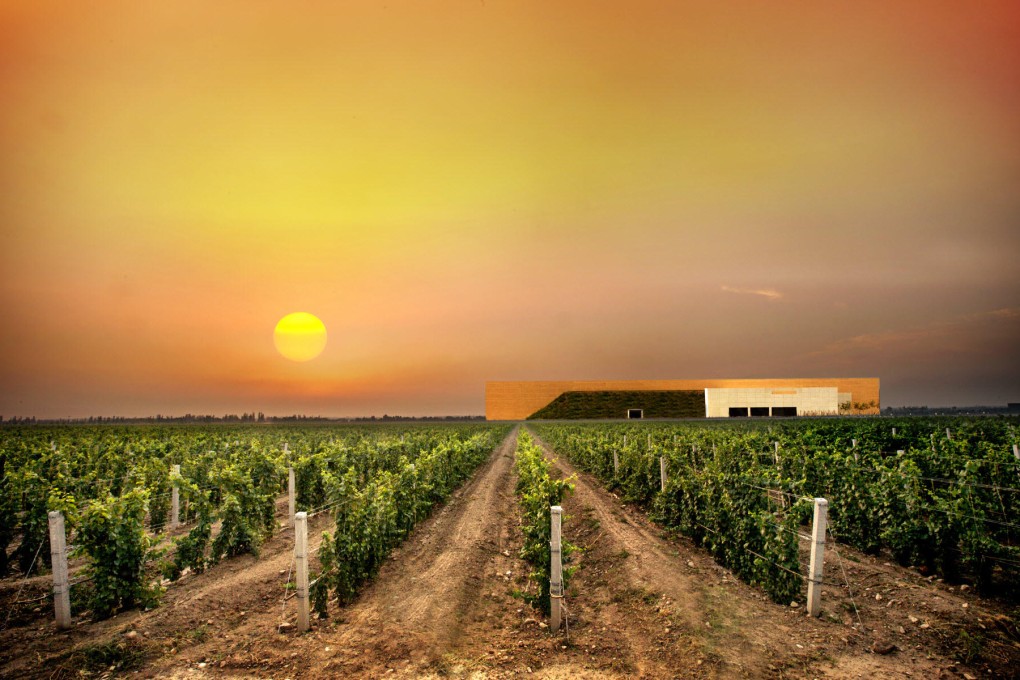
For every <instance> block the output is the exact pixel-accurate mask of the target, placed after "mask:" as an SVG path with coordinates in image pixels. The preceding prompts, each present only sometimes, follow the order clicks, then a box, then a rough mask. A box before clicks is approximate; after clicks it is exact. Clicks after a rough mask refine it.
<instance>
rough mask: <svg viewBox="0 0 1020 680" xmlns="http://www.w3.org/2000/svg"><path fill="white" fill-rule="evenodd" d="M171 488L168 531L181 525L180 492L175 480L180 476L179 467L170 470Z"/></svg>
mask: <svg viewBox="0 0 1020 680" xmlns="http://www.w3.org/2000/svg"><path fill="white" fill-rule="evenodd" d="M170 471H171V475H172V476H171V479H170V482H171V484H172V488H171V489H170V531H173V530H174V529H176V528H177V527H179V526H180V525H181V490H180V488H178V485H177V478H178V477H180V476H181V466H180V465H174V466H173V467H171V468H170Z"/></svg>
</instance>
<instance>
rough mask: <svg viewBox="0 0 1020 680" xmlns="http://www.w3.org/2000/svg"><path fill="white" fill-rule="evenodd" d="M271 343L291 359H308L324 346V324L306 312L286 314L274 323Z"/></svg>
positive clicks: (313, 356)
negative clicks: (274, 327)
mask: <svg viewBox="0 0 1020 680" xmlns="http://www.w3.org/2000/svg"><path fill="white" fill-rule="evenodd" d="M273 343H274V344H275V345H276V350H277V351H278V352H279V353H280V354H282V355H283V356H284V357H286V358H288V359H290V360H291V361H310V360H312V359H314V358H315V357H317V356H319V355H320V354H322V350H324V349H325V348H326V325H325V324H323V323H322V321H321V320H320V319H319V317H317V316H315V315H314V314H309V313H308V312H294V313H293V314H288V315H287V316H285V317H283V318H282V319H280V321H279V322H278V323H277V324H276V330H275V331H274V332H273Z"/></svg>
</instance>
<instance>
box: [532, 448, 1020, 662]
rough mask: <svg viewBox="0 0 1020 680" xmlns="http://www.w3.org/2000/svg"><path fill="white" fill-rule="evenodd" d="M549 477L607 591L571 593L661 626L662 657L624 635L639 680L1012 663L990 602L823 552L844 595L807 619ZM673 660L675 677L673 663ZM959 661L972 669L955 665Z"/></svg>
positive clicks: (1007, 638) (635, 633) (592, 491)
mask: <svg viewBox="0 0 1020 680" xmlns="http://www.w3.org/2000/svg"><path fill="white" fill-rule="evenodd" d="M536 439H538V438H537V437H536ZM539 441H540V440H539ZM540 443H541V441H540ZM542 445H543V447H544V448H545V450H546V453H547V456H549V457H550V458H552V457H554V454H553V452H552V451H551V450H550V449H549V447H548V446H546V445H545V444H544V443H542ZM557 467H559V468H560V471H561V473H562V474H563V475H564V476H574V477H575V493H574V494H573V496H572V497H571V498H570V499H568V500H567V502H566V503H564V507H565V511H566V512H567V513H568V514H571V515H574V516H575V517H577V518H579V519H580V520H581V521H580V522H579V524H580V525H581V530H582V531H584V529H583V527H584V526H585V524H594V525H595V526H597V527H598V531H599V533H598V539H597V545H595V546H594V547H592V548H591V549H589V550H588V551H586V552H585V554H584V556H583V557H582V558H581V560H582V562H583V563H584V566H583V567H582V570H581V572H580V574H584V573H585V572H586V571H588V570H593V571H595V572H598V573H600V574H604V579H602V582H599V581H598V580H597V579H593V580H595V582H596V586H598V587H596V588H595V592H594V593H589V592H588V591H587V590H584V589H582V588H581V587H580V583H579V584H578V588H579V590H581V592H582V594H583V595H582V597H583V599H586V600H589V601H591V600H598V599H603V600H604V599H605V596H606V594H607V592H608V594H609V599H610V601H612V602H616V603H619V602H626V601H627V598H628V593H631V594H632V595H631V596H630V599H631V605H632V607H631V612H629V614H630V618H631V619H632V620H633V619H635V618H637V619H638V620H640V618H641V611H640V610H641V606H640V603H637V602H634V601H633V600H634V599H635V597H634V596H637V598H639V599H640V600H641V602H643V603H645V604H646V605H649V606H653V607H654V610H655V611H656V612H657V613H659V614H660V615H662V617H663V619H664V620H665V621H666V622H667V623H665V624H664V625H661V626H660V631H661V634H660V635H659V640H660V641H661V642H663V644H662V645H659V646H651V647H649V645H647V644H645V642H646V640H648V636H647V633H646V631H642V630H641V629H640V628H638V629H637V630H635V629H632V628H627V629H625V631H624V632H625V634H626V639H627V643H628V645H629V647H630V648H631V649H633V650H635V651H636V652H639V653H640V658H641V660H640V661H639V662H638V663H636V669H637V671H638V672H639V673H641V674H642V675H647V676H649V677H663V678H666V677H674V676H675V674H676V673H675V671H676V670H677V669H678V668H679V669H683V673H682V675H683V676H684V677H699V676H701V675H706V674H707V675H708V676H710V677H812V678H817V677H826V678H862V677H869V676H871V677H878V678H929V677H931V678H940V677H961V678H966V677H968V676H970V677H973V678H976V677H1000V676H1001V677H1007V676H1009V675H1010V674H1011V673H1012V668H1013V667H1012V666H1011V663H1015V662H1016V661H1017V660H1020V654H1018V651H1020V644H1018V642H1020V637H1018V636H1017V635H1016V628H1015V624H1014V623H1012V621H1010V620H1008V619H1007V618H1006V617H1004V616H1002V614H1001V613H997V612H996V610H997V609H998V608H999V605H997V604H996V603H994V602H990V601H982V600H979V599H976V598H973V597H972V596H968V595H965V594H964V592H963V591H962V590H960V589H954V588H953V587H951V586H946V585H944V584H941V583H933V582H932V579H924V578H923V577H920V576H919V575H916V574H913V573H912V572H908V571H907V570H904V569H902V568H899V567H896V566H894V565H891V564H889V563H886V562H882V561H880V560H878V559H876V558H873V557H869V556H865V555H862V554H860V553H857V552H856V551H853V550H851V549H849V548H846V547H845V546H839V547H838V548H837V550H838V552H839V553H840V556H839V557H836V555H835V553H836V551H834V550H831V549H830V552H829V556H828V558H827V561H826V564H827V566H826V569H827V570H829V571H828V572H827V573H829V574H830V576H829V577H828V578H827V580H829V578H831V579H832V580H843V581H844V582H845V583H847V584H848V586H849V587H844V588H839V587H828V586H827V587H826V588H825V589H824V594H823V611H822V617H821V618H820V619H813V618H810V617H807V616H806V615H805V611H804V607H803V601H802V602H800V603H799V606H797V607H782V606H779V605H776V604H774V603H772V602H771V601H769V600H768V599H767V598H766V597H765V596H764V595H763V594H762V593H761V592H760V591H759V590H757V589H755V588H752V587H750V586H747V585H746V584H744V583H742V582H740V581H738V580H736V578H735V577H734V576H733V575H732V574H731V573H730V572H729V570H727V569H724V568H722V567H720V566H719V565H717V564H716V563H715V562H714V560H713V559H712V558H711V556H710V555H708V554H707V553H706V552H705V551H704V550H701V549H699V548H697V547H695V546H694V545H693V544H692V543H691V542H690V541H689V540H687V539H686V538H683V537H676V536H667V535H666V533H665V532H664V531H663V530H662V529H661V528H659V527H657V526H655V525H654V524H653V523H651V522H650V521H649V520H648V519H647V518H646V517H645V515H644V514H643V513H642V512H640V511H638V510H636V509H634V508H631V507H628V506H627V505H626V504H624V503H622V502H621V501H620V500H619V499H618V498H617V497H616V496H615V495H614V494H612V493H610V492H608V491H606V489H605V488H604V487H603V486H602V485H601V484H600V483H599V482H598V480H596V479H594V478H593V477H591V476H590V475H587V474H584V473H579V472H577V471H576V470H575V469H574V468H573V467H572V466H571V465H570V464H569V463H568V462H567V461H565V460H563V459H559V460H558V461H557ZM834 557H835V559H833V558H834ZM804 559H806V555H805V556H804ZM834 572H838V573H835V575H833V574H834ZM851 593H856V596H855V597H853V598H851ZM883 594H884V595H883ZM971 595H972V594H971ZM851 599H852V602H851ZM892 604H895V605H897V606H896V608H892V607H891V606H890V605H892ZM585 606H587V607H588V608H589V609H592V610H593V611H591V612H590V613H591V615H592V616H600V615H601V613H600V612H599V611H598V607H597V606H595V605H593V604H591V603H586V604H585V605H582V607H585ZM582 611H584V609H583V608H582ZM986 624H987V625H986ZM993 628H998V629H999V632H998V634H996V633H994V632H990V631H992V629H993ZM960 629H963V630H965V631H966V630H971V631H975V632H974V633H972V635H976V636H979V637H980V638H981V639H982V645H984V647H985V649H982V650H979V649H974V650H973V651H975V652H976V653H975V654H974V657H973V658H970V659H967V658H966V654H967V652H968V650H967V642H966V640H968V639H970V638H967V637H966V636H961V639H963V640H964V643H963V644H962V645H961V644H960V643H959V640H957V639H955V634H957V633H958V632H959V630H960ZM677 650H680V651H681V652H682V654H681V656H682V658H681V660H680V663H681V665H679V666H678V665H677V662H676V660H675V659H674V658H673V657H672V655H671V654H670V653H669V652H670V651H677ZM876 650H877V653H876ZM977 652H980V653H977ZM982 653H983V656H984V657H985V658H986V659H988V660H989V661H990V662H991V663H989V664H987V665H985V667H984V668H982V667H981V665H978V664H977V663H975V662H977V661H978V658H979V657H981V656H982ZM961 654H962V655H963V657H964V658H963V660H964V661H966V662H969V663H960V660H961ZM692 657H693V658H695V659H696V662H695V668H691V665H690V660H691V658H692ZM1011 660H1012V661H1011Z"/></svg>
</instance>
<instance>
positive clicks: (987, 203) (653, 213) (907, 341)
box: [0, 0, 1020, 417]
mask: <svg viewBox="0 0 1020 680" xmlns="http://www.w3.org/2000/svg"><path fill="white" fill-rule="evenodd" d="M1018 111H1020V3H1018V2H1017V1H1016V0H988V1H987V2H982V3H980V7H977V6H974V7H972V6H971V5H970V4H967V3H961V2H959V1H958V0H861V2H856V3H853V4H839V3H819V2H817V1H816V0H790V1H789V2H784V3H762V2H758V1H756V0H728V1H727V2H722V3H720V2H707V1H705V0H633V1H631V2H619V0H615V1H613V2H607V1H605V0H556V1H555V2H548V1H547V0H486V1H485V2H480V1H479V0H434V1H430V2H421V1H420V0H387V2H379V1H378V0H344V2H341V3H329V2H312V3H301V5H300V9H295V6H294V4H293V3H286V2H282V1H281V0H262V1H260V2H255V3H253V2H249V1H246V0H219V1H217V2H211V3H210V2H206V1H203V0H174V2H168V3H155V2H137V0H106V1H104V2H102V3H98V4H97V3H75V2H67V1H66V0H31V1H30V2H28V1H25V0H0V318H2V319H3V324H2V325H0V416H6V417H12V416H30V415H36V416H39V417H67V416H88V415H141V416H144V415H151V414H154V413H163V414H169V413H174V414H183V413H186V412H191V413H216V414H223V413H236V412H246V411H248V412H250V411H252V410H259V411H264V412H266V413H270V414H279V415H287V414H291V413H296V412H301V413H305V414H321V415H337V416H340V415H369V414H384V413H389V414H401V415H412V414H417V415H447V414H470V413H475V414H480V413H482V412H483V410H484V385H485V382H486V381H488V380H558V379H570V380H585V379H587V380H598V379H637V378H646V379H651V378H664V379H665V378H699V379H700V378H713V377H717V378H754V377H810V376H826V377H830V376H854V375H864V376H877V377H879V378H881V380H882V401H883V405H900V404H904V403H908V404H927V405H930V406H935V405H945V404H952V403H1006V402H1007V401H1018V400H1020V394H1018V393H1017V389H1018V388H1017V386H1018V385H1020V353H1018V352H1017V351H1016V346H1017V345H1018V344H1020V316H1017V315H1015V314H1013V312H1014V311H1015V310H1018V309H1020V267H1017V262H1016V254H1017V253H1020V230H1018V229H1017V218H1018V215H1020V199H1018V193H1017V191H1016V187H1017V185H1018V182H1020V174H1018V169H1020V116H1017V112H1018ZM296 309H303V310H314V311H315V313H316V314H317V315H318V316H319V317H320V318H322V319H325V320H327V321H329V322H330V323H329V326H330V328H329V330H330V332H331V333H332V335H333V337H334V340H335V339H337V338H342V339H343V351H342V352H338V351H330V352H323V353H322V354H321V355H318V359H316V360H315V361H308V360H307V358H305V359H304V360H300V359H298V360H294V361H284V360H282V359H281V357H280V354H279V353H277V351H274V347H273V346H272V345H270V343H269V342H267V340H268V338H267V335H268V331H269V329H270V328H271V327H272V325H273V324H274V323H276V321H277V320H279V319H280V318H281V317H282V316H284V314H286V313H287V312H290V311H292V310H296ZM1001 310H1006V313H999V312H1000V311H1001ZM274 338H275V339H276V342H277V346H279V344H280V342H281V339H282V340H283V341H284V344H285V345H287V346H288V347H290V346H292V345H297V346H301V347H302V348H303V349H301V350H300V351H298V355H297V356H299V357H310V356H312V355H316V354H317V353H318V352H319V351H321V349H322V347H321V346H320V345H321V344H322V343H323V342H324V340H325V331H324V330H322V331H321V335H320V334H319V332H316V331H312V332H306V331H302V330H300V329H297V330H295V331H294V332H286V333H284V334H283V335H281V334H280V333H277V334H274ZM917 338H924V342H923V343H922V342H915V339H917ZM306 344H307V347H305V345H306ZM331 349H335V347H334V348H331ZM290 351H291V350H290V349H288V350H287V352H290ZM281 352H283V350H281ZM283 353H284V354H285V356H289V355H287V353H286V352H283ZM291 358H295V357H293V356H292V357H291Z"/></svg>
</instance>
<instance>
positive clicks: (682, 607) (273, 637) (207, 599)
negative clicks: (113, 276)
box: [0, 431, 1020, 678]
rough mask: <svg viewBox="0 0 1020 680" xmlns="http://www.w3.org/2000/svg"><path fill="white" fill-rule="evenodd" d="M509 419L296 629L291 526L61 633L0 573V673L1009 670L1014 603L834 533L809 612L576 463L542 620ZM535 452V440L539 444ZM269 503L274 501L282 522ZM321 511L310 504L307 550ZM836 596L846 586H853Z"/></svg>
mask: <svg viewBox="0 0 1020 680" xmlns="http://www.w3.org/2000/svg"><path fill="white" fill-rule="evenodd" d="M515 439H516V431H515V432H514V433H512V434H511V435H510V436H509V437H508V438H507V439H506V440H505V441H504V442H503V443H502V444H501V445H500V446H499V447H498V448H497V449H496V450H495V451H494V452H493V454H492V457H491V458H490V460H489V461H488V462H487V463H485V464H484V465H483V466H482V467H481V468H480V469H479V471H478V472H477V474H476V475H475V476H474V478H473V479H471V480H470V481H469V482H468V483H467V484H466V485H465V486H464V487H462V488H461V489H460V490H458V491H457V492H456V493H455V494H454V495H453V496H452V497H451V498H450V500H449V501H448V502H447V503H446V504H445V505H444V506H442V507H441V508H438V509H437V510H436V511H435V512H434V513H433V515H432V516H431V517H430V518H429V519H427V520H426V521H424V522H422V523H421V524H420V525H419V527H418V528H417V529H416V530H415V532H414V533H413V534H412V535H411V536H410V538H409V539H408V540H407V541H406V542H405V544H404V545H403V546H402V547H401V548H399V549H398V550H397V551H395V552H394V553H393V555H392V556H391V558H390V559H389V560H388V561H387V563H386V564H385V565H384V566H383V568H382V569H381V570H380V572H379V574H378V576H377V577H376V578H375V579H374V580H373V581H372V583H370V584H368V585H367V586H366V587H365V588H364V589H363V591H362V592H361V594H360V596H359V597H358V599H357V600H356V601H355V602H354V603H353V604H351V605H349V606H347V607H344V608H342V609H341V608H338V607H337V605H336V603H335V602H334V603H331V605H330V611H329V617H328V618H326V619H322V620H318V619H314V618H313V622H312V629H311V631H309V632H308V633H304V634H299V633H297V632H295V631H294V630H293V629H292V627H290V626H285V627H284V628H283V632H280V631H281V629H280V627H279V624H280V623H281V622H287V623H293V622H294V621H295V619H296V605H295V600H293V599H287V593H288V592H289V591H288V590H287V589H286V587H285V584H286V581H287V579H288V578H289V577H290V575H291V572H290V570H291V565H292V563H293V532H292V530H290V529H287V528H282V529H281V530H280V531H279V532H278V533H277V534H276V535H274V536H273V537H272V538H271V539H270V540H269V541H268V542H267V543H266V544H265V545H263V547H262V550H261V552H260V555H259V557H258V558H256V557H252V556H245V557H241V558H235V559H232V560H227V561H224V562H222V563H220V564H219V565H217V566H215V567H214V568H212V569H210V570H209V571H207V572H206V573H204V574H200V575H191V576H187V577H185V578H184V579H182V580H181V581H179V582H177V583H175V584H172V585H171V586H170V587H169V589H168V590H167V593H166V595H165V596H164V598H163V602H162V604H161V606H159V607H158V608H156V609H153V610H151V611H146V612H142V611H128V612H124V613H121V614H119V615H118V616H116V617H114V618H112V619H109V620H107V621H102V622H95V623H94V622H91V621H89V620H88V619H76V621H75V626H74V628H73V629H72V630H71V631H68V632H59V631H57V630H56V629H55V627H54V624H53V621H52V612H51V611H49V609H48V607H49V605H46V604H45V603H43V605H44V606H45V609H44V608H43V606H40V607H37V608H36V609H37V611H32V610H31V609H25V608H24V607H19V608H18V609H16V610H15V609H13V608H12V606H11V603H13V602H14V601H15V599H19V600H22V601H23V600H26V599H31V598H32V597H33V596H39V595H42V594H44V593H45V590H46V588H47V584H48V577H39V578H33V579H29V580H28V581H25V582H22V581H20V580H16V579H7V580H5V581H4V582H2V583H0V606H3V608H4V609H5V610H8V611H9V612H10V613H12V614H14V615H13V616H9V617H8V619H7V621H6V623H5V628H4V630H3V631H2V632H0V675H2V676H3V677H47V678H69V677H83V676H92V677H99V676H112V675H117V676H120V675H131V676H135V677H173V678H205V677H218V676H231V677H253V678H332V677H381V676H394V677H425V678H440V677H463V678H511V677H531V676H534V677H543V678H568V677H569V678H633V677H643V678H675V677H683V678H731V677H749V678H759V677H766V678H861V677H867V678H939V677H944V678H968V677H972V678H978V677H1012V676H1013V675H1014V674H1015V673H1017V671H1016V670H1014V669H1015V668H1017V667H1018V666H1017V662H1018V661H1020V635H1018V631H1017V629H1016V624H1015V621H1016V619H1015V618H1011V617H1010V616H1008V614H1009V611H1008V607H1007V605H1005V604H1004V603H1003V602H1002V601H1001V600H999V599H994V598H992V599H982V598H979V597H977V596H976V595H975V594H974V592H973V590H972V589H969V588H967V587H966V586H963V587H960V586H953V585H947V584H944V583H940V582H939V581H938V580H936V579H934V578H925V577H924V576H923V575H921V574H919V573H917V572H916V571H912V570H907V569H903V568H901V567H899V566H896V565H893V564H891V563H890V562H889V561H887V560H884V559H882V558H880V557H879V558H874V557H870V556H865V555H861V554H860V553H857V552H855V551H853V550H851V549H849V548H846V547H837V550H838V553H839V554H838V557H837V555H836V551H835V550H830V552H829V555H828V557H827V559H826V569H827V573H826V581H831V582H833V583H840V584H842V585H840V586H832V587H826V589H825V592H824V597H823V613H822V616H821V617H820V618H819V619H813V618H810V617H808V616H806V614H805V611H804V606H803V602H797V603H795V606H789V605H787V604H784V605H778V604H775V603H773V602H771V601H769V600H768V599H767V598H765V596H764V595H763V594H762V593H761V592H760V591H759V590H757V589H755V588H752V587H750V586H747V585H745V584H743V583H741V582H739V581H737V580H736V579H735V578H734V577H733V576H732V574H730V573H729V572H728V571H727V570H726V569H723V568H721V567H719V566H718V565H716V564H715V563H714V562H713V561H712V559H711V557H710V556H709V555H708V554H706V553H705V552H704V551H702V550H700V549H698V548H696V547H694V546H693V545H692V544H691V543H690V542H689V541H688V540H687V539H685V538H683V537H676V536H672V535H669V534H667V533H666V532H664V531H663V530H662V529H661V528H659V527H657V526H655V525H654V524H652V523H651V522H649V521H648V520H647V518H646V517H645V515H644V513H643V512H641V510H640V509H639V508H635V507H631V506H628V505H626V504H624V503H622V502H621V501H620V499H618V498H616V497H615V496H614V495H612V494H611V493H609V492H607V491H606V490H605V489H604V488H603V487H602V486H601V485H600V484H599V483H598V482H597V481H596V480H594V479H592V478H590V477H589V476H587V475H584V474H579V473H577V472H576V471H575V470H573V469H572V468H571V466H570V465H568V464H567V463H566V462H565V461H563V460H560V461H558V462H557V463H556V471H557V473H558V474H562V475H564V476H574V482H575V485H576V489H575V492H574V493H573V494H572V495H571V496H569V497H568V498H567V499H566V500H565V501H564V503H563V506H564V512H565V514H566V517H565V520H564V536H565V538H566V539H567V540H569V541H571V542H572V543H574V544H575V545H577V546H578V547H579V551H578V552H576V553H575V554H574V556H573V558H572V560H573V561H572V564H573V565H574V566H576V567H577V570H576V573H575V574H574V575H573V578H572V580H571V581H570V585H569V589H568V592H567V598H566V607H567V612H568V615H567V620H566V624H567V625H566V626H565V627H564V628H563V629H561V630H560V631H559V632H558V633H556V634H553V633H550V631H549V629H548V626H547V621H546V620H545V619H544V618H543V616H542V615H541V614H540V613H539V612H538V610H536V609H534V608H533V607H532V606H531V605H530V604H528V603H527V602H526V601H525V596H526V594H528V593H529V592H534V588H533V587H530V586H529V583H528V580H527V572H528V568H527V566H526V565H525V563H524V562H523V561H522V560H521V559H519V557H518V552H519V549H520V546H521V534H520V528H519V514H518V509H517V503H516V500H515V497H514V481H515V477H514V474H513V469H512V463H513V452H514V442H515ZM550 455H551V454H550ZM285 507H286V505H285V503H281V506H280V509H281V520H282V518H283V510H284V508H285ZM330 529H331V526H330V518H329V516H328V515H326V514H320V515H317V516H315V517H313V518H312V519H311V520H310V531H309V539H310V541H309V542H310V544H311V546H312V548H313V550H314V548H315V547H316V546H317V545H318V542H319V538H320V537H321V533H322V531H324V530H326V531H328V530H330ZM851 593H852V595H853V597H851Z"/></svg>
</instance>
